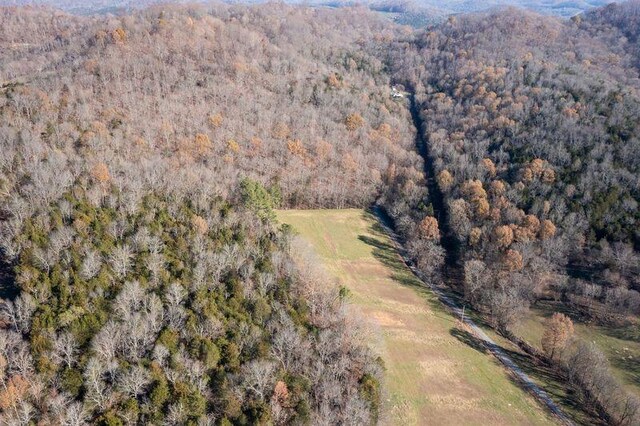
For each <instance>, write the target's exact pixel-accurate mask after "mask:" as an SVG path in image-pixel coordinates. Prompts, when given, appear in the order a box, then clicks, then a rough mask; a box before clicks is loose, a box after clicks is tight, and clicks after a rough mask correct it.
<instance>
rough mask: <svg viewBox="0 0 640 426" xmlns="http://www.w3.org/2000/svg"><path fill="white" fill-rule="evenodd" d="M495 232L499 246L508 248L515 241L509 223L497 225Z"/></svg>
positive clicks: (495, 238)
mask: <svg viewBox="0 0 640 426" xmlns="http://www.w3.org/2000/svg"><path fill="white" fill-rule="evenodd" d="M493 232H494V240H495V242H496V244H497V245H498V247H500V248H507V247H509V246H510V245H511V243H513V230H512V229H511V227H509V226H507V225H502V226H498V227H496V229H495V230H494V231H493Z"/></svg>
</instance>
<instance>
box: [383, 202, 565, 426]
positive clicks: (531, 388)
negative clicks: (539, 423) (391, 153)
mask: <svg viewBox="0 0 640 426" xmlns="http://www.w3.org/2000/svg"><path fill="white" fill-rule="evenodd" d="M373 212H374V214H375V216H376V217H377V218H378V221H379V222H380V225H381V226H382V228H383V229H384V230H385V232H386V233H387V234H388V235H389V237H390V238H391V240H392V241H393V244H394V246H395V248H396V250H397V251H398V253H399V254H400V257H401V258H402V260H403V262H404V263H405V265H407V267H408V268H409V269H411V272H413V274H414V275H415V276H416V277H417V278H418V279H419V280H420V281H421V282H422V283H423V284H424V285H425V286H426V287H428V288H429V289H431V291H433V292H434V293H435V294H436V295H437V296H438V299H439V300H440V302H441V303H442V304H443V305H445V306H446V307H447V309H448V310H449V311H450V312H451V313H452V314H453V315H455V316H456V317H457V318H462V313H463V312H462V309H461V308H460V306H458V305H457V304H456V302H455V301H454V300H453V299H452V298H451V297H449V296H447V295H446V294H445V293H444V291H443V290H442V289H441V288H438V287H437V286H435V285H433V284H431V283H430V282H429V280H428V279H425V278H424V276H423V274H422V273H421V272H420V271H419V270H418V269H417V268H416V267H415V266H414V265H413V262H412V261H411V259H410V258H409V256H408V254H407V252H406V250H405V249H404V247H403V245H402V240H401V239H400V237H399V236H398V235H397V234H396V233H395V231H394V230H393V229H392V228H391V224H390V223H389V218H388V217H387V216H386V214H385V213H384V212H383V211H382V209H381V208H380V207H379V206H376V207H374V208H373ZM464 323H465V324H466V325H467V326H468V327H469V328H470V329H471V331H472V332H473V333H474V334H475V336H476V337H477V338H478V339H479V340H480V341H481V342H482V344H483V345H484V346H485V347H486V348H487V350H488V351H489V352H491V353H492V354H493V355H494V356H495V357H496V358H497V359H498V360H499V361H500V362H501V363H502V364H503V365H504V366H505V368H506V369H507V370H509V371H510V372H511V373H512V374H513V375H514V376H516V377H517V378H518V380H520V382H521V383H522V385H523V387H524V388H525V389H526V390H527V391H528V392H529V393H531V394H532V395H533V396H534V397H535V398H536V399H538V401H540V402H541V403H542V404H543V405H545V406H546V408H547V409H548V410H549V411H550V412H551V413H553V414H554V415H555V416H556V417H557V419H558V420H559V421H560V422H561V423H563V424H566V425H573V422H572V421H571V420H570V419H569V417H567V416H566V415H565V414H564V413H563V411H562V410H561V409H560V407H558V405H557V404H556V403H555V402H553V400H552V399H551V397H549V395H548V394H547V393H546V392H545V391H544V390H542V389H541V388H540V387H539V386H538V385H536V384H535V383H534V382H533V380H531V378H530V377H529V376H528V375H527V373H525V372H524V371H522V369H520V367H518V365H517V364H516V363H515V362H514V361H513V359H511V357H509V355H507V354H506V353H505V352H504V351H503V350H502V348H500V347H499V346H498V345H497V344H496V343H495V342H494V341H493V339H491V338H490V337H489V336H487V334H486V333H485V332H484V331H482V329H481V328H480V327H478V325H477V324H476V323H475V322H474V321H473V320H471V319H469V318H468V317H464Z"/></svg>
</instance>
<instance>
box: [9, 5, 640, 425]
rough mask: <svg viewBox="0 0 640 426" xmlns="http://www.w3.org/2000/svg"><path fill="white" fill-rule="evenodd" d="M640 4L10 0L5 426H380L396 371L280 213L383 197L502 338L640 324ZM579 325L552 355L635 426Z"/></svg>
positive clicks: (595, 402)
mask: <svg viewBox="0 0 640 426" xmlns="http://www.w3.org/2000/svg"><path fill="white" fill-rule="evenodd" d="M638 10H640V9H639V6H638V3H637V2H636V1H633V2H628V3H624V4H621V5H610V6H607V7H605V8H602V9H596V10H594V11H591V12H588V13H585V14H582V15H578V16H576V17H574V18H572V19H571V20H560V19H556V18H552V17H545V16H541V15H538V14H535V13H532V12H526V11H522V10H519V9H506V10H496V11H492V12H488V13H480V14H473V15H459V16H452V17H450V18H449V19H448V20H447V21H446V22H443V23H441V24H437V25H432V26H429V27H425V28H421V29H413V28H409V27H405V26H400V25H396V24H393V23H391V22H389V21H387V20H385V19H383V18H381V17H379V16H377V15H375V14H373V13H372V12H369V11H368V10H366V9H365V8H362V7H347V8H339V9H335V10H329V9H318V8H310V7H302V6H300V7H298V6H286V5H283V4H268V5H261V6H243V5H233V6H231V5H223V4H210V5H190V6H178V5H163V6H154V7H149V8H146V9H143V10H140V11H135V12H132V13H130V14H124V15H122V16H111V15H104V16H100V15H95V16H87V17H79V16H73V15H69V14H66V13H63V12H59V11H56V10H53V9H49V8H37V7H29V8H26V7H17V8H16V7H4V8H0V51H1V52H2V53H1V54H0V200H1V202H0V208H1V214H0V248H1V254H2V256H3V265H5V264H6V268H4V269H6V270H7V271H6V272H5V271H3V276H4V275H6V276H8V277H10V279H9V280H5V279H3V281H12V283H11V284H12V287H13V288H12V291H6V295H7V297H6V299H5V300H3V301H2V304H1V306H2V309H1V313H0V326H1V327H0V340H1V341H2V344H0V383H1V384H2V388H1V389H0V421H1V422H5V423H8V424H29V423H30V422H36V423H37V422H39V423H43V424H46V423H51V424H68V425H75V424H84V423H92V424H93V423H95V424H110V425H111V424H113V425H115V424H136V423H153V424H229V423H232V424H257V423H260V424H287V423H294V424H304V423H311V424H371V423H375V422H376V421H377V419H379V418H380V414H381V413H380V406H381V398H382V395H383V393H384V389H383V383H384V380H383V371H384V366H383V365H382V363H381V362H380V360H378V359H377V355H376V354H375V353H373V352H372V351H371V349H370V347H369V342H368V341H367V334H366V332H365V331H364V330H363V327H362V325H361V324H360V323H359V321H358V320H356V319H355V317H354V316H353V315H352V313H351V311H350V308H349V304H348V301H347V300H346V299H347V296H346V295H347V292H346V291H345V290H344V289H339V288H335V286H333V285H327V280H326V278H325V277H324V276H323V275H322V274H321V273H319V272H318V271H317V270H315V269H312V268H311V269H310V268H309V266H308V265H305V264H300V263H296V262H295V261H293V260H292V258H291V257H290V255H289V251H290V247H289V241H290V238H291V235H290V230H289V229H288V228H287V227H281V226H279V225H278V224H277V223H276V222H275V218H274V213H273V210H274V209H276V208H344V207H360V208H366V207H369V206H371V205H373V204H377V205H379V206H381V207H382V208H384V210H385V211H386V212H387V213H388V214H389V216H390V217H391V218H392V219H393V222H394V226H395V228H396V230H397V231H398V233H399V234H400V235H401V236H402V238H403V240H404V244H405V246H406V248H407V249H408V252H409V254H410V256H411V257H412V260H414V261H415V263H416V265H417V266H418V267H419V268H420V269H421V271H422V272H424V273H425V276H427V277H429V278H430V279H432V280H434V282H438V283H439V282H441V281H444V277H445V275H447V274H446V273H447V272H452V273H450V274H448V277H449V278H451V277H455V279H447V280H446V282H447V284H449V285H451V287H452V290H454V291H456V292H457V293H459V294H460V295H461V297H463V298H464V300H465V302H466V303H469V304H470V305H471V306H473V308H475V309H476V310H477V311H478V312H479V313H480V314H481V315H483V316H485V317H486V318H487V319H488V320H489V322H490V323H491V325H492V326H493V327H495V329H496V330H499V331H500V332H502V333H503V334H505V335H507V336H511V337H513V336H512V334H510V333H511V331H512V329H513V327H514V325H515V324H516V323H517V322H518V320H519V319H521V318H522V316H523V314H524V312H526V310H527V309H528V308H529V307H530V306H534V305H536V304H537V303H539V302H541V301H547V300H552V301H554V302H557V303H558V304H559V305H561V306H564V307H566V308H567V309H569V310H571V311H572V312H576V313H577V315H579V316H580V318H583V319H586V320H588V321H593V322H594V323H598V324H628V323H633V322H634V321H637V317H638V315H639V314H640V281H638V273H639V272H640V261H639V255H638V252H637V250H638V246H639V244H640V234H638V220H639V219H640V209H638V202H640V177H639V176H640V170H639V169H640V139H639V136H638V135H639V130H640V129H639V128H638V126H640V92H639V89H640V78H639V76H640V74H639V73H640V66H639V62H638V61H639V59H638V58H639V57H640V51H639V50H638V38H637V37H638V33H637V28H638V25H637V24H638V16H639V15H638ZM392 85H395V86H396V87H397V88H398V89H399V90H403V89H406V90H407V91H408V94H407V95H398V94H397V93H400V92H395V89H394V91H393V92H392V90H391V87H392ZM393 93H396V94H395V95H392V94H393ZM407 97H411V100H412V102H413V103H414V107H415V110H416V111H414V112H415V113H417V114H419V116H420V117H419V120H415V122H416V123H418V124H419V125H422V128H421V129H420V132H416V129H415V128H414V120H412V115H411V111H410V102H409V99H407ZM416 135H417V138H418V141H417V145H416ZM422 144H425V146H426V149H425V150H424V151H425V152H420V150H419V147H420V145H422ZM420 154H425V155H427V161H428V163H427V164H428V166H429V167H427V170H428V171H433V173H434V175H433V176H430V175H429V173H427V175H426V176H425V173H424V170H425V167H424V164H425V160H424V159H423V158H421V155H420ZM427 179H429V181H427ZM429 185H431V187H432V189H433V188H434V186H435V188H437V191H435V192H436V193H434V194H429V191H428V187H429ZM430 195H431V197H438V198H437V199H434V198H430ZM434 207H436V208H434ZM443 210H444V212H443V213H441V214H440V215H438V214H437V213H439V212H441V211H443ZM443 220H444V221H446V223H443ZM443 233H445V234H444V235H443ZM443 242H446V244H444V245H445V247H444V248H443V244H442V243H443ZM445 249H446V250H445ZM447 250H448V253H447ZM453 251H455V252H453ZM447 254H448V256H447ZM447 260H448V261H449V264H448V265H447V264H446V261H447ZM453 272H455V273H453ZM3 285H4V282H3ZM14 292H15V293H17V297H15V298H13V293H14ZM3 294H4V293H3ZM9 295H11V297H9ZM10 299H11V300H10ZM558 315H560V314H558ZM572 330H573V329H572V323H571V320H569V319H568V318H567V317H564V316H554V319H553V321H550V323H549V335H548V336H547V338H546V340H545V341H544V342H542V344H543V347H544V348H543V349H544V354H542V356H544V357H546V358H547V361H549V362H551V363H555V364H557V365H558V368H561V369H563V370H562V371H563V374H565V375H566V377H567V380H568V381H570V382H571V385H572V386H575V387H576V388H578V389H582V392H583V395H584V398H585V401H588V403H589V404H591V406H593V407H594V408H593V409H594V410H595V411H597V413H598V414H599V415H601V416H603V417H605V418H606V419H607V420H608V421H612V422H614V421H615V422H618V423H619V424H633V423H634V422H635V421H636V420H637V417H636V416H637V415H638V410H639V408H640V403H638V401H637V400H636V398H635V397H632V396H630V395H628V394H627V392H626V391H625V390H624V389H622V388H621V387H620V386H619V384H618V383H617V382H616V380H615V379H614V378H613V377H611V375H610V374H609V372H608V369H607V366H606V360H603V356H602V354H600V353H599V352H598V351H597V349H595V348H594V347H592V346H589V345H587V344H584V343H580V342H573V340H572V339H571V334H572ZM585 363H586V364H585ZM590 363H591V364H594V365H598V366H600V367H599V368H597V369H591V368H585V366H588V365H589V364H590ZM586 373H589V374H586Z"/></svg>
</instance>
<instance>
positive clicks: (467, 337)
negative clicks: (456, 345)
mask: <svg viewBox="0 0 640 426" xmlns="http://www.w3.org/2000/svg"><path fill="white" fill-rule="evenodd" d="M449 334H451V335H452V336H453V337H455V338H456V339H458V340H459V341H460V342H462V343H464V344H465V345H467V346H469V347H470V348H472V349H475V350H476V351H478V352H480V353H483V354H487V353H489V351H488V350H487V347H486V346H485V345H484V343H482V341H481V340H480V339H478V338H477V337H476V336H474V335H473V334H471V333H469V332H468V331H467V330H463V329H460V328H458V327H454V328H452V329H451V330H449Z"/></svg>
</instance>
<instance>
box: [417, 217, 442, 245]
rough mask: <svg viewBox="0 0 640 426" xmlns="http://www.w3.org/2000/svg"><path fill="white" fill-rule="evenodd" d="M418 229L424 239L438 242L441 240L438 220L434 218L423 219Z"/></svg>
mask: <svg viewBox="0 0 640 426" xmlns="http://www.w3.org/2000/svg"><path fill="white" fill-rule="evenodd" d="M418 229H419V231H420V236H421V237H422V238H425V239H427V240H438V239H439V238H440V229H439V228H438V220H437V219H436V218H435V217H433V216H427V217H425V218H424V219H422V220H421V221H420V224H419V225H418Z"/></svg>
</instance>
